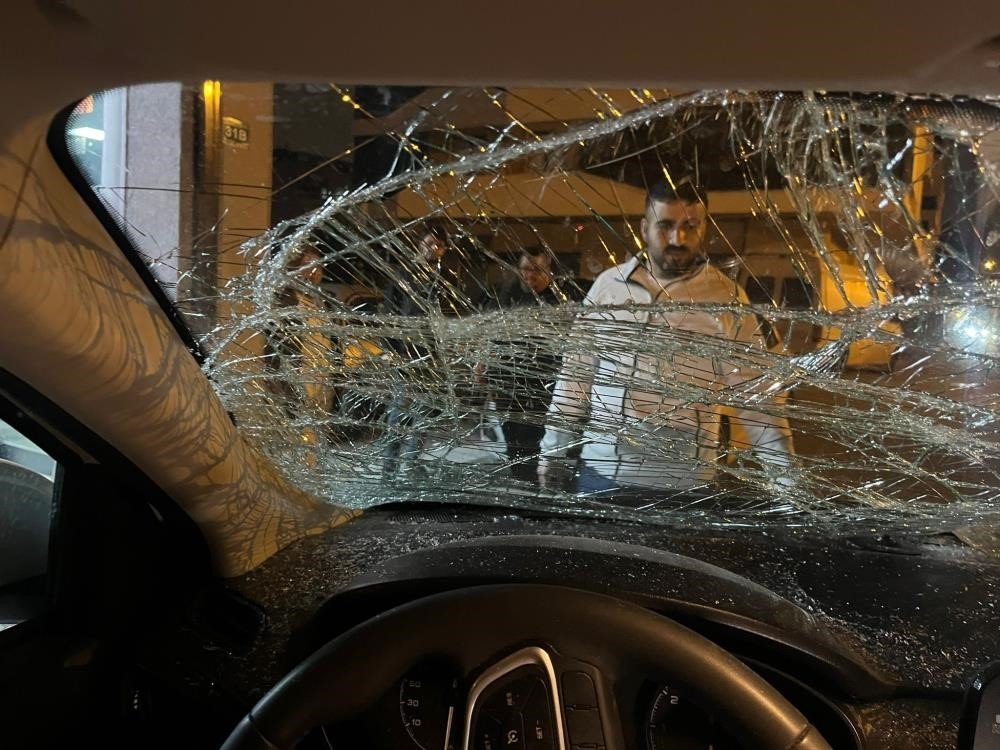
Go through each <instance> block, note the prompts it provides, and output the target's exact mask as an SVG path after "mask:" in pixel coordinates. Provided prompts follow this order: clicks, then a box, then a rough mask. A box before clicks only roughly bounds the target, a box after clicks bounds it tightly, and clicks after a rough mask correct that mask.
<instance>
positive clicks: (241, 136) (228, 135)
mask: <svg viewBox="0 0 1000 750" xmlns="http://www.w3.org/2000/svg"><path fill="white" fill-rule="evenodd" d="M222 142H223V143H225V144H226V145H227V146H235V147H236V148H247V147H248V146H249V145H250V128H248V127H247V125H246V123H244V122H243V121H242V120H238V119H237V118H235V117H223V118H222Z"/></svg>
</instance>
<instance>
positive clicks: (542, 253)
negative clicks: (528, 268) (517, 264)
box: [518, 245, 552, 263]
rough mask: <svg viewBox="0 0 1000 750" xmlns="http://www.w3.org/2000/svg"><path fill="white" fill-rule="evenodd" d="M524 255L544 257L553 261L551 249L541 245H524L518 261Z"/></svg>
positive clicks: (536, 257)
mask: <svg viewBox="0 0 1000 750" xmlns="http://www.w3.org/2000/svg"><path fill="white" fill-rule="evenodd" d="M524 256H527V257H529V258H535V259H538V258H544V259H546V260H548V261H549V262H550V263H551V262H552V256H551V255H549V251H548V250H546V249H545V248H544V247H542V246H541V245H528V246H527V247H522V248H521V254H520V255H519V256H518V261H520V259H521V258H523V257H524Z"/></svg>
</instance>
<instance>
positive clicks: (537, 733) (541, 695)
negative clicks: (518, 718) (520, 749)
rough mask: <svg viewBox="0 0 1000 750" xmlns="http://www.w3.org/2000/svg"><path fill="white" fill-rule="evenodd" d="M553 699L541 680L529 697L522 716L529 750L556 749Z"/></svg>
mask: <svg viewBox="0 0 1000 750" xmlns="http://www.w3.org/2000/svg"><path fill="white" fill-rule="evenodd" d="M550 701H551V698H550V697H549V691H548V690H547V689H546V687H545V683H543V682H542V681H541V680H539V681H538V684H537V685H536V686H535V689H534V690H532V691H531V695H530V696H528V702H527V703H525V705H524V711H523V713H522V716H523V718H524V736H525V744H526V747H527V750H551V748H553V747H555V745H554V737H553V732H554V728H553V725H552V710H551V708H550V706H551V703H550Z"/></svg>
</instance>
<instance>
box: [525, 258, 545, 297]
mask: <svg viewBox="0 0 1000 750" xmlns="http://www.w3.org/2000/svg"><path fill="white" fill-rule="evenodd" d="M517 275H518V276H519V277H520V278H521V283H523V284H524V285H525V286H526V287H528V289H530V290H531V291H533V292H534V293H535V294H541V293H542V292H544V291H545V290H546V289H548V287H549V284H551V283H552V271H551V269H550V266H549V260H548V256H544V255H541V256H538V257H535V256H532V255H522V256H521V260H520V262H519V263H518V264H517Z"/></svg>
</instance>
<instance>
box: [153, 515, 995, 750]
mask: <svg viewBox="0 0 1000 750" xmlns="http://www.w3.org/2000/svg"><path fill="white" fill-rule="evenodd" d="M863 532H864V530H863V529H862V530H852V529H849V528H845V529H844V530H842V531H841V532H840V533H839V534H833V533H830V532H829V531H824V532H823V533H822V534H820V533H816V532H814V531H810V530H808V529H805V530H797V529H794V528H792V529H789V530H788V532H787V533H784V534H779V533H777V532H770V533H769V534H767V535H765V534H758V533H748V532H746V531H744V530H741V529H738V528H731V529H719V528H716V529H712V528H706V529H680V530H678V529H669V528H653V527H648V526H644V525H626V524H622V523H619V522H614V523H611V522H602V521H600V520H599V519H595V520H589V519H573V518H566V517H561V518H560V517H545V518H541V517H534V516H531V515H530V514H527V513H521V512H517V513H515V512H509V511H499V510H497V509H480V508H464V507H455V508H442V509H440V510H435V509H433V508H428V507H426V506H424V507H419V508H412V509H409V508H398V507H396V508H391V509H386V510H378V509H376V510H372V511H368V512H367V513H366V514H365V515H364V516H362V517H361V518H359V519H357V520H356V521H354V522H352V523H350V524H346V525H344V526H342V527H338V528H337V529H334V530H332V531H331V532H328V533H327V534H323V535H319V536H316V537H311V538H308V539H305V540H302V541H300V542H298V543H296V544H295V545H292V546H290V547H289V548H287V549H286V550H284V551H282V552H281V553H279V554H278V555H277V556H275V558H273V560H271V561H269V562H268V563H267V564H266V565H265V566H262V567H261V568H260V569H259V570H257V571H254V572H253V573H251V574H249V575H247V576H245V577H243V578H241V579H235V580H233V581H231V582H230V583H229V585H228V587H227V588H228V591H227V593H225V597H226V599H225V602H224V604H225V606H220V601H219V600H218V599H216V600H212V601H211V602H209V605H210V606H209V605H206V606H205V608H203V610H202V611H200V612H199V613H198V623H197V627H196V628H195V629H191V630H187V631H178V632H177V633H173V634H172V635H171V640H163V639H158V640H156V641H155V643H152V644H151V647H150V648H149V649H148V650H147V652H146V653H145V655H144V668H145V669H146V670H147V671H148V672H149V673H150V674H151V675H154V676H155V678H156V679H157V680H158V681H162V683H163V684H181V685H184V686H185V689H186V690H187V691H189V692H191V693H192V694H195V695H198V696H200V698H199V704H198V705H199V706H201V705H203V706H206V707H207V708H206V710H208V709H209V708H210V710H211V711H212V712H213V715H215V716H220V717H224V720H220V721H221V723H225V725H226V726H227V727H231V726H232V725H233V723H235V719H236V717H238V716H240V715H242V714H243V713H245V712H246V711H247V710H248V709H249V708H250V706H252V705H253V704H254V703H255V702H256V701H257V700H259V699H260V698H261V697H262V696H263V695H264V694H265V693H266V692H267V691H268V690H269V689H270V688H271V687H272V686H274V685H275V684H276V683H277V682H278V681H279V680H280V679H281V678H282V676H283V675H285V674H286V673H287V672H288V671H289V670H290V669H292V668H293V667H294V666H295V665H296V664H297V663H299V662H301V661H302V660H303V659H305V658H306V657H307V656H308V655H309V654H311V653H313V652H314V651H316V650H317V649H319V648H321V647H323V645H324V644H326V643H328V642H330V641H331V639H335V638H337V637H339V635H340V634H343V633H345V632H348V631H350V630H351V629H352V628H354V627H356V626H357V625H358V624H360V623H364V622H368V621H372V620H373V619H378V618H379V617H381V616H382V615H384V614H385V613H386V612H390V611H392V610H393V609H394V608H397V607H399V606H401V605H404V604H406V603H407V602H413V601H416V600H418V599H420V598H422V597H429V596H432V595H435V594H437V593H440V592H443V591H455V590H460V589H462V588H463V587H472V586H480V585H484V584H498V583H516V582H521V583H528V582H531V583H546V584H558V585H560V586H567V587H575V588H578V589H589V590H592V591H599V592H605V593H607V594H610V595H612V596H614V597H618V598H620V599H622V600H626V601H629V602H632V603H635V604H637V605H639V606H641V607H643V608H645V609H647V610H648V611H651V612H655V613H659V614H662V615H665V616H667V617H669V618H671V619H672V620H673V621H675V622H678V623H680V624H681V625H683V626H686V627H687V628H689V629H692V630H695V631H697V632H698V633H699V634H700V635H701V636H703V637H704V638H706V639H709V640H711V641H712V642H713V643H715V644H717V645H718V646H719V647H721V648H722V649H724V650H725V651H726V652H728V653H729V654H732V655H733V656H734V657H736V658H737V659H738V660H739V661H740V662H741V663H742V664H744V665H746V666H748V667H749V668H750V669H752V670H753V671H754V672H755V673H756V674H757V675H759V676H760V677H762V678H763V679H764V680H766V681H767V682H768V683H769V684H770V685H772V686H773V687H774V688H775V689H776V690H777V691H778V692H780V693H781V695H783V696H784V697H785V698H786V699H787V700H788V701H789V702H790V703H791V704H793V705H794V707H795V708H797V709H798V710H799V711H800V712H801V713H802V714H803V715H805V716H806V717H807V718H808V719H809V721H810V722H811V723H812V724H814V725H815V726H816V727H817V728H818V729H819V730H820V731H821V733H822V734H823V736H824V737H825V738H826V739H827V740H828V741H829V743H830V744H831V745H832V746H833V747H836V748H864V750H900V749H901V748H910V747H914V746H917V745H915V744H914V737H919V738H920V741H919V743H917V744H918V745H919V746H921V747H924V748H941V749H944V748H954V747H956V743H957V737H958V726H959V719H960V716H961V713H962V705H963V696H964V695H965V690H966V688H967V686H968V685H970V684H971V683H972V682H973V680H974V679H975V678H976V676H977V675H978V674H979V673H980V672H981V671H982V669H983V668H984V667H985V666H986V665H987V664H988V663H989V662H991V661H992V660H994V659H995V658H996V657H997V652H996V637H995V628H994V627H992V625H991V623H992V621H991V620H990V619H989V618H984V617H983V616H982V615H983V610H982V607H983V604H982V603H983V602H984V601H993V600H995V599H997V598H1000V590H998V585H997V581H1000V564H998V562H997V560H996V559H994V558H993V557H992V556H990V555H987V554H981V553H978V552H976V551H975V550H971V549H968V548H966V547H963V546H962V545H960V544H958V543H956V542H954V541H953V540H950V539H949V537H947V535H941V534H934V535H927V536H917V535H915V534H911V535H910V536H905V535H904V534H902V533H901V532H894V531H891V530H884V529H878V530H869V532H868V533H867V535H866V534H865V533H863ZM709 561H710V562H709ZM275 582H280V585H276V584H275ZM233 597H235V598H236V599H237V600H238V601H239V602H241V603H240V604H239V608H240V609H241V611H242V610H247V611H253V612H255V613H256V614H255V615H254V616H253V617H250V616H248V615H246V614H240V615H239V616H237V615H236V614H235V612H234V610H233V605H232V602H231V601H230V599H231V598H233ZM219 612H222V615H220V614H219ZM213 613H214V614H213ZM237 625H238V626H237ZM480 627H484V626H480ZM421 628H423V629H426V630H429V631H431V632H433V631H434V628H435V625H434V623H433V619H431V620H430V621H429V622H428V623H427V624H425V625H421ZM478 629H479V628H477V627H473V626H472V625H467V626H466V629H459V630H457V631H456V629H455V628H454V627H450V629H449V630H448V631H447V633H450V637H451V638H453V639H462V638H465V637H467V636H468V635H469V634H475V633H476V631H477V630H478ZM447 633H446V634H447ZM396 638H397V636H394V637H392V638H387V639H386V644H387V645H386V649H387V653H386V655H385V657H383V656H381V655H380V656H378V657H377V658H373V659H372V661H371V667H372V669H374V668H376V667H381V665H382V662H383V661H385V659H386V658H388V657H389V656H392V653H391V652H392V651H393V650H394V649H393V643H394V641H395V640H396ZM206 642H209V643H211V644H213V645H212V646H211V647H210V648H206V647H204V646H203V645H202V644H204V643H206ZM558 645H559V644H555V643H553V642H551V641H550V640H547V639H544V638H539V637H535V638H527V639H525V638H511V639H508V640H507V641H506V642H500V641H498V642H497V643H496V644H495V646H494V647H492V648H491V649H489V650H488V651H486V652H484V654H483V656H482V658H480V659H476V660H472V661H468V662H465V663H456V662H455V661H454V660H449V659H447V658H442V657H443V656H444V654H442V650H441V649H430V650H425V651H423V652H416V653H414V655H413V658H411V659H409V660H407V661H405V662H400V663H398V664H396V666H395V667H394V669H393V670H392V671H391V673H386V674H385V681H384V682H385V685H384V686H383V689H381V691H380V692H378V693H377V694H375V693H372V694H371V695H370V696H369V697H368V698H367V699H366V700H365V701H364V702H363V703H358V705H357V710H356V711H354V712H353V714H352V715H350V716H345V717H341V718H340V719H338V720H337V721H332V722H322V726H321V727H319V725H318V724H317V725H316V726H317V727H318V728H317V729H316V730H315V731H313V732H311V733H310V734H309V735H308V736H307V737H306V739H305V741H304V742H303V745H302V746H303V747H313V748H329V747H336V748H360V747H366V748H367V747H374V748H390V747H391V748H409V749H415V748H431V747H442V748H444V747H453V748H462V747H464V742H465V738H466V728H465V723H464V722H465V719H466V718H467V716H466V712H467V710H468V708H469V696H470V694H471V690H472V688H473V686H474V685H475V683H476V681H477V680H478V679H479V678H480V677H481V676H482V675H484V674H486V673H487V671H488V670H489V669H490V668H491V667H493V666H495V665H497V664H499V663H501V662H502V661H503V660H504V659H506V658H508V657H510V656H511V655H512V654H515V653H516V652H517V651H518V650H520V649H523V648H526V647H539V648H543V649H546V650H547V651H549V652H550V653H551V654H552V656H553V658H555V659H556V660H558V658H559V657H560V656H563V655H565V656H567V657H576V658H579V659H583V660H584V661H590V659H589V658H588V657H587V655H586V654H581V653H579V652H572V653H570V652H566V651H564V650H563V651H561V650H560V649H559V648H558ZM362 671H363V670H362ZM685 676H686V675H684V674H676V675H671V674H665V673H658V672H655V671H649V670H643V669H641V668H638V669H634V670H632V671H630V672H628V673H623V674H619V675H617V676H616V679H615V680H614V682H613V683H612V685H611V688H612V690H611V696H612V700H613V701H614V704H615V707H616V709H617V716H618V719H619V721H618V723H619V725H620V734H621V742H622V747H627V748H636V749H637V750H638V749H645V748H661V747H677V748H688V747H695V748H701V747H705V748H708V747H712V748H717V749H718V748H725V747H739V746H741V745H740V744H739V742H740V741H741V739H742V738H741V737H740V736H733V733H732V732H731V730H730V728H729V726H727V723H726V721H725V717H724V716H723V714H724V711H720V710H719V708H718V707H717V706H716V707H714V708H713V707H707V706H703V705H702V703H703V702H702V701H700V700H699V699H698V697H697V696H695V695H694V694H692V693H691V692H690V690H688V689H686V688H685V687H684V686H683V685H682V684H681V682H680V681H678V679H676V678H678V677H679V678H684V677H685ZM353 687H354V686H353V685H351V684H349V685H347V686H346V689H353ZM213 695H214V696H218V698H216V699H213V700H214V702H213V701H212V700H209V699H208V698H207V696H213ZM220 701H221V702H220ZM188 708H190V709H191V710H197V708H196V707H194V706H188ZM508 708H511V709H513V708H514V706H510V707H508ZM558 710H559V711H564V710H565V707H559V709H558ZM552 711H553V716H557V715H561V714H557V713H556V708H555V707H554V708H553V709H552ZM227 712H228V713H227ZM449 715H450V718H449ZM508 718H509V717H508ZM521 720H522V721H523V716H522V718H521ZM498 721H499V722H500V725H501V727H502V726H503V725H504V721H505V718H504V717H503V716H501V717H500V718H499V719H498ZM563 721H564V720H563ZM515 729H520V730H521V731H518V734H517V735H516V738H515V739H514V742H513V743H512V746H519V743H520V742H521V740H522V739H523V740H524V741H525V743H526V744H525V747H527V746H529V745H528V744H527V743H528V741H529V740H530V741H531V742H539V741H541V742H544V741H547V738H548V737H551V736H552V729H551V728H550V729H549V732H548V735H546V733H545V731H544V730H545V726H542V730H543V732H542V733H543V738H542V740H538V738H537V737H535V738H534V740H532V739H531V737H532V732H533V731H534V729H535V727H534V725H533V724H532V723H531V722H529V723H528V724H526V725H523V726H522V727H515ZM507 731H508V732H509V731H511V729H507ZM508 736H509V735H507V734H503V735H502V736H501V735H499V734H496V733H494V734H493V735H491V736H488V737H486V738H481V739H482V741H481V743H480V745H478V746H480V747H483V746H485V741H486V739H489V742H490V745H491V746H493V747H496V742H497V738H498V737H499V738H500V740H503V741H506V740H507V739H508ZM605 739H607V738H605ZM471 740H472V741H473V743H474V742H475V735H473V736H472V737H471ZM609 742H610V740H609ZM475 746H477V745H475V744H471V745H470V747H475ZM532 746H538V745H532ZM743 746H746V745H745V743H744V745H743ZM751 746H752V745H751ZM500 747H504V745H503V742H501V744H500ZM568 747H572V743H571V744H570V745H568ZM593 747H594V748H596V747H599V745H597V744H595V745H593ZM606 747H608V748H610V747H612V745H608V746H606Z"/></svg>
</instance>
